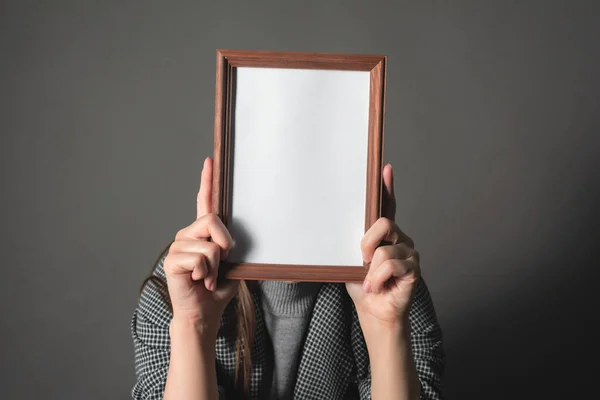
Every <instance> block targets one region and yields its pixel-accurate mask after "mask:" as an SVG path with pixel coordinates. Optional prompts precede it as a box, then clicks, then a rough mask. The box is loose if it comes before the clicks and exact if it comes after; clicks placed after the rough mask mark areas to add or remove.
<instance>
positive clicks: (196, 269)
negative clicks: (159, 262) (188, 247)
mask: <svg viewBox="0 0 600 400" xmlns="http://www.w3.org/2000/svg"><path fill="white" fill-rule="evenodd" d="M164 268H165V274H166V275H167V278H168V277H169V276H177V275H189V274H190V273H192V275H193V277H192V278H193V279H194V280H198V279H202V278H204V277H205V276H206V275H207V273H208V268H207V265H206V259H205V256H204V254H200V253H169V255H167V257H166V258H165V261H164Z"/></svg>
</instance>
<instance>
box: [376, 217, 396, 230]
mask: <svg viewBox="0 0 600 400" xmlns="http://www.w3.org/2000/svg"><path fill="white" fill-rule="evenodd" d="M379 223H380V224H381V225H382V226H384V227H385V228H387V229H390V228H392V227H393V226H394V222H393V221H392V220H391V219H389V218H386V217H381V218H379Z"/></svg>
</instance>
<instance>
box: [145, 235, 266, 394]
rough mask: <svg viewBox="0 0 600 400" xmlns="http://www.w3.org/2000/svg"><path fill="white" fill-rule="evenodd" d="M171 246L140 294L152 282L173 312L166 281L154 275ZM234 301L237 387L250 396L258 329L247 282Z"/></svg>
mask: <svg viewBox="0 0 600 400" xmlns="http://www.w3.org/2000/svg"><path fill="white" fill-rule="evenodd" d="M171 244H173V242H171V243H169V244H168V245H167V246H166V247H165V249H164V250H163V251H162V252H161V253H160V255H159V256H158V257H157V258H156V261H155V262H154V265H153V267H152V272H151V273H150V276H148V277H147V278H146V279H144V281H143V282H142V285H141V287H140V294H141V293H142V290H144V287H145V286H146V284H148V283H149V282H152V283H153V284H154V285H155V286H156V288H157V289H158V292H159V294H160V296H161V297H162V298H163V300H164V301H165V303H167V305H168V307H169V309H170V310H171V311H173V307H172V305H171V299H170V298H169V291H168V288H167V282H166V280H164V279H162V278H161V277H159V276H156V275H154V273H153V272H154V267H155V266H156V265H157V264H158V262H159V261H160V259H161V258H162V257H163V256H164V255H165V253H167V251H168V250H169V248H170V247H171ZM232 301H235V308H236V318H237V324H236V326H237V333H236V340H235V361H236V365H237V367H236V369H235V386H236V388H237V389H238V390H240V391H242V392H243V393H244V394H245V395H246V396H248V394H249V393H250V376H251V374H252V358H251V351H252V343H253V342H254V332H255V329H256V317H255V310H254V301H253V300H252V293H251V292H250V287H249V286H248V284H247V283H246V281H240V285H239V287H238V292H237V295H236V297H235V299H234V300H232Z"/></svg>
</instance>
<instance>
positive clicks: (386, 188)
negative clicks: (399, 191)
mask: <svg viewBox="0 0 600 400" xmlns="http://www.w3.org/2000/svg"><path fill="white" fill-rule="evenodd" d="M382 175H383V210H382V216H383V217H386V218H389V219H391V220H392V221H395V219H396V195H395V192H394V172H393V170H392V165H391V164H387V165H386V166H385V167H383V172H382Z"/></svg>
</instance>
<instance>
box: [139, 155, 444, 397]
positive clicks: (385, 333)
mask: <svg viewBox="0 0 600 400" xmlns="http://www.w3.org/2000/svg"><path fill="white" fill-rule="evenodd" d="M212 170H213V161H212V159H210V158H207V159H206V161H205V162H204V167H203V170H202V176H201V183H200V190H199V192H198V198H197V220H196V221H194V222H193V223H192V224H191V225H189V226H188V227H186V228H184V229H182V230H180V231H179V232H178V233H177V235H176V236H175V240H174V241H173V242H172V243H171V244H170V246H168V248H167V249H165V252H163V254H162V255H161V257H159V260H158V261H157V263H156V266H155V269H154V272H153V275H152V276H151V277H150V278H148V279H147V280H146V281H145V285H143V286H142V294H141V297H140V301H139V304H138V307H137V308H136V310H135V313H134V315H133V320H132V324H131V329H132V336H133V341H134V347H135V363H136V375H137V382H136V384H135V386H134V388H133V390H132V395H133V397H134V398H136V399H160V398H163V396H164V398H165V399H168V400H177V399H217V398H219V399H223V398H227V399H238V398H280V399H287V398H294V399H327V400H331V399H348V398H360V399H368V398H372V399H375V400H378V399H418V398H421V399H439V398H441V392H440V390H441V389H440V387H441V384H440V380H441V375H442V372H443V368H444V351H443V348H442V341H441V330H440V327H439V325H438V323H437V320H436V315H435V311H434V308H433V304H432V301H431V298H430V296H429V292H428V290H427V287H426V285H425V282H424V281H423V279H422V278H421V273H420V267H419V255H418V253H417V252H416V251H415V250H414V244H413V241H412V240H411V239H410V238H409V237H408V236H406V235H405V234H404V233H403V232H402V231H401V230H400V229H399V228H398V226H397V225H396V224H395V223H394V222H393V221H394V217H395V213H396V200H395V197H394V189H393V176H392V168H391V166H390V165H387V166H386V167H385V168H384V169H383V181H384V217H382V218H380V219H379V220H378V221H376V222H375V223H374V224H373V226H372V227H371V228H370V229H369V230H368V231H367V232H366V233H365V235H364V237H363V239H362V241H361V243H360V246H361V250H362V254H363V258H364V260H365V261H366V262H370V267H369V271H368V274H367V276H366V278H365V280H364V282H363V283H362V284H360V283H346V284H343V283H342V284H340V283H308V282H303V283H298V282H296V283H293V282H291V283H290V282H287V283H286V282H278V281H264V282H258V283H257V282H243V281H242V282H240V281H233V280H217V277H218V273H219V268H218V266H219V260H221V259H224V258H226V257H227V254H228V252H229V250H230V249H231V247H232V238H231V236H230V234H229V232H228V231H227V229H226V227H225V226H224V225H223V223H222V222H221V220H220V219H219V218H218V217H216V216H215V214H213V213H212V211H213V210H211V205H212V198H211V196H212Z"/></svg>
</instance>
